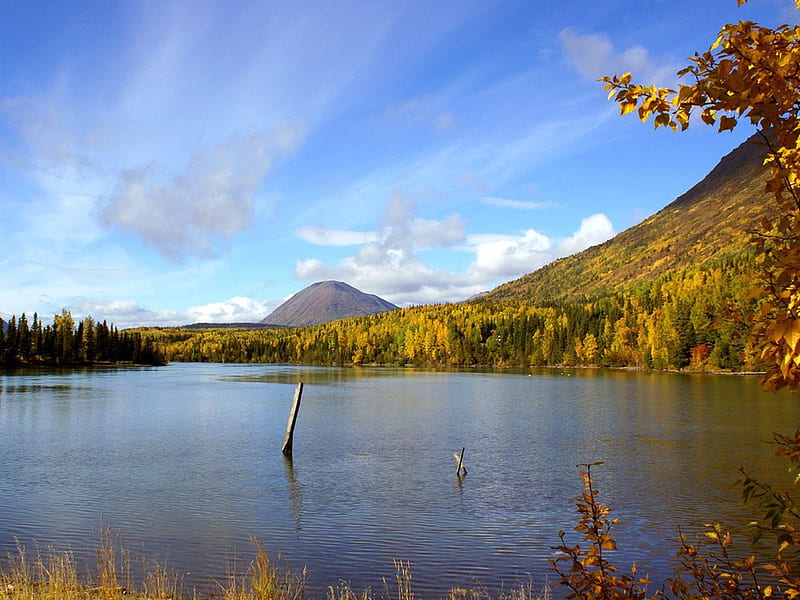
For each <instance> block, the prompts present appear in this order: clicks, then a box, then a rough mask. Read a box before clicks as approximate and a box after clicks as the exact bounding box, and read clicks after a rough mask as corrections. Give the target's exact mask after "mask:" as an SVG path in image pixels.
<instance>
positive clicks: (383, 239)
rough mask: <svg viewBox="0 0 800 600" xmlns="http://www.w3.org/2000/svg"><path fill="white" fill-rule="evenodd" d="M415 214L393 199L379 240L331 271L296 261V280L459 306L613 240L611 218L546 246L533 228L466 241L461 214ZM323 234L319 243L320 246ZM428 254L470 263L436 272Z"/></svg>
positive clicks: (589, 222)
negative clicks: (444, 252) (468, 257)
mask: <svg viewBox="0 0 800 600" xmlns="http://www.w3.org/2000/svg"><path fill="white" fill-rule="evenodd" d="M415 210H416V206H415V204H414V202H413V201H412V200H410V199H409V198H407V197H405V196H402V195H400V194H395V196H393V198H392V199H391V200H390V202H389V203H388V205H387V208H386V212H385V215H384V217H383V226H382V227H381V228H380V229H379V230H378V231H377V232H376V234H375V235H376V239H374V240H370V241H368V242H366V243H364V244H362V245H361V246H360V247H359V249H358V252H357V253H356V254H355V255H354V256H348V257H346V258H344V259H342V260H341V261H340V262H339V264H338V265H335V266H331V265H328V264H326V263H324V262H322V261H321V260H319V259H318V258H308V259H305V260H298V261H297V262H296V264H295V272H294V274H295V277H297V278H298V279H302V280H305V281H308V282H313V281H321V280H326V279H337V280H341V281H345V282H347V283H349V284H350V285H353V286H355V287H357V288H359V289H361V290H363V291H366V292H369V293H374V294H378V295H380V296H382V297H384V298H386V299H387V300H390V301H392V302H394V303H395V304H399V305H403V304H420V303H429V302H445V301H458V300H463V299H465V298H468V297H469V296H471V295H473V294H475V293H477V292H479V291H483V290H486V289H489V288H491V287H493V286H494V285H496V283H498V282H499V281H505V280H509V279H513V278H514V277H519V276H521V275H524V274H525V273H529V272H531V271H534V270H536V269H538V268H540V267H542V266H544V265H545V264H547V263H549V262H551V261H553V260H555V259H556V258H559V257H561V256H565V255H567V254H571V253H573V252H578V251H580V250H583V249H584V248H587V247H588V246H591V245H594V244H597V243H600V242H602V241H605V240H607V239H609V238H610V237H611V236H612V235H613V234H614V231H613V227H612V225H611V222H610V221H609V219H608V217H606V216H605V215H603V214H596V215H593V216H591V217H587V218H585V219H583V220H582V221H581V225H580V227H579V229H578V230H577V231H576V232H575V233H574V234H573V235H571V236H569V237H567V238H563V239H558V238H552V239H551V238H549V237H547V236H546V235H544V234H542V233H539V232H537V231H536V230H534V229H527V230H525V231H523V232H522V233H521V234H519V235H498V234H486V233H484V234H471V235H466V233H465V223H464V222H463V220H462V219H461V217H459V216H458V215H450V216H448V217H446V218H445V219H442V220H426V219H422V218H420V217H418V216H417V215H416V214H415ZM323 234H324V230H323ZM323 234H320V237H322V238H323V239H325V238H326V236H325V235H323ZM426 247H430V248H432V247H439V248H449V249H455V250H459V251H461V252H464V251H466V252H471V253H474V254H475V259H474V261H473V262H472V263H471V264H470V265H469V266H468V267H467V268H466V269H465V270H463V271H458V270H453V269H445V268H440V267H434V266H431V265H430V264H426V263H425V262H424V261H423V260H422V258H421V257H420V256H419V253H418V251H419V250H421V249H423V248H426Z"/></svg>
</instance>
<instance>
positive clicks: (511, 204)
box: [481, 196, 556, 210]
mask: <svg viewBox="0 0 800 600" xmlns="http://www.w3.org/2000/svg"><path fill="white" fill-rule="evenodd" d="M481 202H483V203H484V204H486V205H488V206H496V207H497V208H513V209H516V210H544V209H546V208H554V207H555V206H556V203H555V202H551V201H549V200H548V201H544V202H535V201H532V200H514V199H513V198H499V197H497V196H485V197H484V198H481Z"/></svg>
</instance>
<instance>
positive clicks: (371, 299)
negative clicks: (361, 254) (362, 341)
mask: <svg viewBox="0 0 800 600" xmlns="http://www.w3.org/2000/svg"><path fill="white" fill-rule="evenodd" d="M395 308H397V306H395V305H394V304H392V303H391V302H387V301H386V300H384V299H382V298H379V297H378V296H375V295H373V294H365V293H364V292H361V291H359V290H357V289H356V288H354V287H352V286H350V285H347V284H346V283H342V282H341V281H321V282H318V283H314V284H311V285H310V286H308V287H307V288H305V289H303V290H301V291H299V292H297V293H296V294H295V295H294V296H292V297H291V298H289V299H288V300H287V301H286V302H284V303H283V304H281V305H280V306H279V307H278V308H276V309H275V310H274V311H272V312H271V313H270V314H269V315H267V317H266V318H264V319H262V320H261V323H264V324H270V325H284V326H287V327H305V326H306V325H318V324H320V323H327V322H328V321H335V320H337V319H345V318H347V317H359V316H364V315H374V314H377V313H381V312H386V311H388V310H394V309H395Z"/></svg>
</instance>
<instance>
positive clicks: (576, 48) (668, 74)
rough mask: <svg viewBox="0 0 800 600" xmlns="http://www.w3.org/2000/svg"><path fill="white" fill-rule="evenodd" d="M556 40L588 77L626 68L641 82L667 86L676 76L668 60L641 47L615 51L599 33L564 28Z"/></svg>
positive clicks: (675, 69)
mask: <svg viewBox="0 0 800 600" xmlns="http://www.w3.org/2000/svg"><path fill="white" fill-rule="evenodd" d="M558 39H559V41H560V42H561V46H562V47H563V49H564V51H565V52H566V53H567V56H568V57H569V59H570V61H571V62H572V64H573V65H574V66H575V68H576V69H577V70H578V72H579V73H580V74H581V75H583V76H584V77H586V78H588V79H592V80H596V79H599V78H600V77H603V76H604V75H613V74H614V73H618V74H622V73H625V72H628V71H630V72H632V73H633V74H634V75H635V77H636V79H637V81H641V82H642V83H646V84H648V85H649V84H658V85H668V84H670V83H671V82H673V81H674V80H675V79H676V75H675V72H676V71H677V70H678V69H679V68H680V67H679V66H678V65H677V63H675V62H674V61H672V60H669V59H664V60H662V61H660V62H658V61H656V60H654V59H653V58H651V57H650V53H649V52H648V51H647V49H646V48H644V47H642V46H633V47H631V48H628V49H627V50H624V51H622V52H615V50H614V46H613V44H612V43H611V40H610V39H609V38H608V36H607V35H605V34H603V33H591V34H586V35H581V34H578V33H576V32H575V30H574V29H572V28H571V27H567V28H566V29H562V30H561V32H560V33H559V34H558Z"/></svg>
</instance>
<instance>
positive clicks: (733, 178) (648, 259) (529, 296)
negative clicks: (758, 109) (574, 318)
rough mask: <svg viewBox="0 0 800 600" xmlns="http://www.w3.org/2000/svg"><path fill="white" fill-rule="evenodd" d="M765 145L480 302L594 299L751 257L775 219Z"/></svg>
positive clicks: (734, 154)
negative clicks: (758, 234) (764, 225)
mask: <svg viewBox="0 0 800 600" xmlns="http://www.w3.org/2000/svg"><path fill="white" fill-rule="evenodd" d="M765 155H766V148H765V146H764V145H763V144H762V143H761V142H760V141H759V140H758V139H757V137H756V136H752V137H751V138H750V139H748V140H747V141H745V142H744V143H742V144H741V145H739V146H738V147H737V148H735V149H734V150H733V151H731V152H730V153H728V154H727V155H726V156H724V157H723V158H722V159H721V160H720V161H719V163H718V164H717V165H716V166H715V167H714V168H713V169H712V170H711V171H710V172H709V173H708V174H707V175H706V176H705V177H704V178H703V179H702V180H701V181H700V182H698V183H697V184H695V185H694V186H692V187H691V188H690V189H689V190H688V191H686V192H685V193H684V194H681V195H680V196H678V197H677V198H676V199H675V200H674V201H672V202H671V203H670V204H668V205H667V206H665V207H664V208H663V209H661V210H660V211H658V212H656V213H655V214H653V215H651V216H649V217H647V218H646V219H644V220H643V221H642V222H641V223H639V224H637V225H634V226H632V227H630V228H628V229H626V230H625V231H623V232H621V233H619V234H617V235H616V236H614V237H613V238H611V239H610V240H608V241H606V242H604V243H602V244H599V245H596V246H592V247H591V248H587V249H586V250H583V251H582V252H579V253H577V254H573V255H571V256H567V257H564V258H560V259H557V260H555V261H553V262H551V263H549V264H547V265H545V266H544V267H542V268H540V269H538V270H536V271H533V272H531V273H528V274H526V275H523V276H522V277H519V278H518V279H515V280H512V281H509V282H506V283H504V284H501V285H499V286H498V287H496V288H495V289H493V290H492V291H491V292H489V293H488V294H485V295H484V296H482V297H481V298H480V299H478V300H477V301H478V302H485V301H497V300H508V299H515V300H524V301H526V302H531V303H533V304H551V303H554V302H569V301H575V300H592V299H596V298H599V297H602V296H607V295H609V294H613V293H618V292H622V291H625V290H628V289H631V288H632V287H634V286H635V285H637V284H639V283H641V282H643V281H646V280H652V279H654V278H657V277H659V276H662V275H665V274H668V273H671V272H675V271H678V270H680V269H682V268H686V267H687V266H691V265H695V264H704V263H710V262H714V261H717V260H722V259H724V258H729V257H735V256H739V255H742V254H744V253H746V252H748V251H749V246H750V235H749V234H748V233H747V232H748V231H752V230H754V229H756V228H758V227H759V223H760V221H761V220H762V219H763V218H764V217H771V216H774V215H772V213H771V211H770V208H769V207H770V205H769V204H768V203H767V202H760V201H759V199H760V198H761V197H763V198H765V199H766V197H767V196H766V192H765V191H764V186H765V183H766V177H767V170H766V168H765V167H764V166H763V159H764V156H765Z"/></svg>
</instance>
